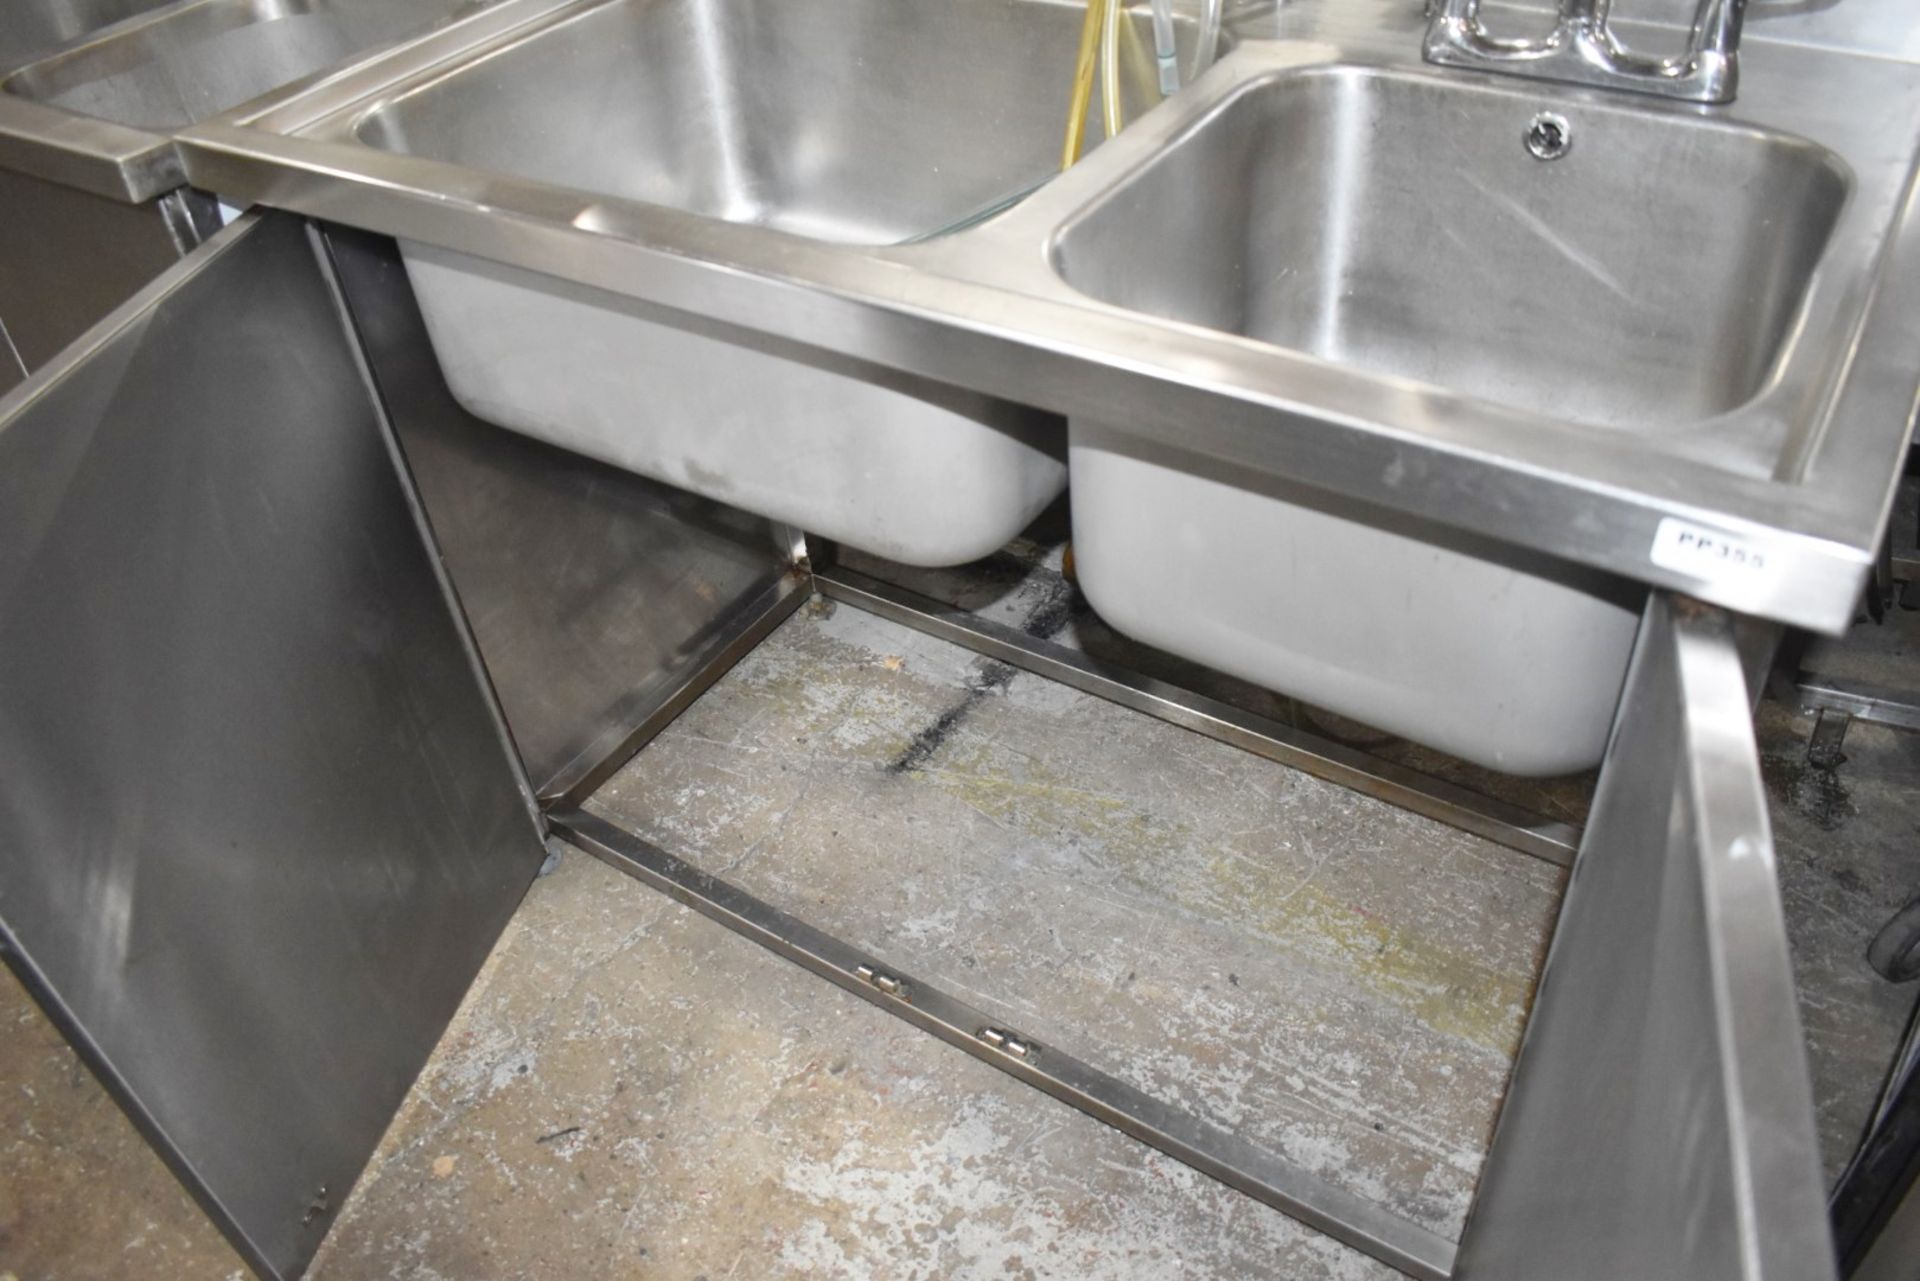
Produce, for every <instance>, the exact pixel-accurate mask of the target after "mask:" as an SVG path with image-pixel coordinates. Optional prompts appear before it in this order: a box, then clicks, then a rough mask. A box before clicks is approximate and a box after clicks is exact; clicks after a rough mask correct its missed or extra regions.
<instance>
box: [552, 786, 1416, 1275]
mask: <svg viewBox="0 0 1920 1281" xmlns="http://www.w3.org/2000/svg"><path fill="white" fill-rule="evenodd" d="M547 821H548V823H549V824H550V825H551V827H552V828H553V830H554V831H555V832H556V833H558V834H559V835H561V836H563V837H564V838H566V839H567V840H568V841H570V842H572V843H573V844H574V845H577V846H578V847H579V848H581V849H583V850H585V851H586V852H587V853H589V854H591V855H593V856H594V857H595V858H598V859H600V860H602V861H603V862H605V863H607V864H608V865H610V866H612V867H614V868H617V869H618V870H620V871H622V872H625V873H626V874H627V875H629V876H631V877H633V878H635V879H636V880H639V881H641V882H643V883H645V884H647V885H650V886H652V887H653V888H654V889H657V890H659V891H660V892H661V893H663V894H666V895H667V896H669V897H670V898H673V899H674V900H676V901H677V902H680V903H684V904H685V905H686V906H688V907H690V908H692V909H693V910H694V911H696V912H699V913H700V914H701V915H702V916H706V917H709V918H711V919H712V920H715V921H717V922H719V923H720V924H722V925H724V926H726V927H727V928H728V929H730V930H733V931H734V932H735V933H738V934H741V935H744V936H745V937H747V938H750V939H752V940H753V941H754V942H756V943H758V944H760V945H761V946H762V947H765V948H768V949H769V950H771V951H773V952H776V953H778V954H779V955H781V956H784V957H786V958H787V959H788V960H790V961H793V962H795V963H796V964H798V965H801V966H804V967H805V968H806V969H809V970H811V971H813V972H814V973H815V974H818V975H819V976H820V977H822V978H824V979H827V980H829V981H830V982H832V983H835V984H837V985H838V986H840V987H842V988H845V989H846V990H847V991H849V992H852V993H853V994H854V995H856V996H859V997H862V998H863V999H865V1000H868V1001H871V1002H872V1003H873V1004H875V1005H877V1006H879V1007H880V1008H881V1009H883V1010H886V1011H887V1012H888V1013H890V1014H894V1015H897V1016H899V1017H900V1018H902V1019H905V1020H906V1021H907V1022H908V1023H911V1024H912V1025H913V1026H915V1027H917V1028H919V1029H920V1030H921V1031H923V1032H928V1033H931V1034H932V1035H934V1036H937V1037H939V1038H940V1039H941V1040H942V1041H945V1042H946V1043H947V1044H949V1045H952V1046H956V1047H958V1048H960V1049H962V1050H965V1051H966V1052H967V1053H969V1054H971V1055H973V1056H974V1057H975V1058H977V1059H980V1060H981V1061H983V1062H986V1063H991V1064H992V1065H993V1066H994V1067H997V1068H999V1069H1000V1070H1001V1071H1003V1072H1005V1073H1007V1074H1008V1075H1010V1076H1013V1077H1016V1078H1018V1079H1019V1080H1021V1081H1024V1082H1026V1083H1027V1084H1028V1085H1031V1086H1033V1087H1035V1088H1036V1089H1039V1090H1044V1091H1045V1092H1046V1093H1048V1094H1051V1095H1052V1096H1053V1097H1054V1098H1057V1099H1059V1100H1061V1101H1062V1102H1065V1103H1068V1104H1071V1105H1072V1106H1074V1107H1076V1108H1078V1109H1080V1110H1081V1111H1082V1112H1085V1113H1087V1114H1088V1115H1089V1116H1093V1117H1096V1118H1098V1119H1099V1120H1102V1121H1105V1122H1106V1123H1107V1124H1108V1125H1111V1126H1113V1127H1114V1128H1116V1129H1118V1130H1120V1131H1122V1132H1123V1133H1126V1134H1129V1135H1132V1136H1133V1137H1134V1138H1136V1139H1139V1140H1140V1141H1141V1142H1143V1143H1146V1144H1148V1145H1149V1146H1151V1147H1155V1148H1158V1149H1159V1150H1160V1151H1162V1152H1164V1153H1166V1154H1167V1155H1168V1156H1170V1157H1173V1158H1174V1159H1175V1160H1177V1161H1181V1162H1184V1163H1185V1164H1187V1165H1190V1166H1192V1167H1193V1168H1194V1169H1196V1170H1199V1171H1200V1172H1202V1173H1203V1174H1207V1175H1211V1176H1212V1177H1213V1178H1216V1179H1219V1180H1220V1181H1221V1182H1222V1183H1225V1184H1226V1185H1227V1186H1229V1187H1232V1188H1235V1189H1237V1190H1239V1191H1241V1192H1244V1193H1246V1194H1247V1195H1248V1196H1250V1197H1253V1198H1254V1199H1255V1200H1258V1201H1262V1202H1264V1203H1266V1204H1267V1205H1270V1206H1272V1207H1274V1208H1275V1209H1277V1210H1279V1211H1281V1212H1282V1213H1284V1214H1287V1215H1290V1216H1292V1217H1293V1218H1295V1219H1298V1220H1299V1221H1300V1222H1302V1223H1304V1224H1306V1225H1307V1226H1308V1227H1311V1228H1313V1229H1315V1230H1316V1231H1319V1232H1324V1233H1325V1234H1326V1235H1328V1236H1330V1237H1332V1238H1333V1239H1335V1240H1336V1241H1341V1242H1344V1243H1346V1244H1347V1245H1350V1246H1352V1247H1353V1248H1354V1249H1356V1250H1359V1251H1361V1252H1362V1253H1365V1254H1369V1255H1372V1256H1373V1257H1374V1258H1376V1259H1379V1260H1380V1261H1381V1262H1383V1263H1386V1264H1388V1265H1390V1266H1392V1267H1394V1268H1397V1269H1399V1270H1400V1271H1401V1272H1404V1273H1406V1274H1407V1275H1408V1276H1410V1277H1416V1278H1419V1279H1420V1281H1445V1279H1446V1278H1447V1277H1449V1276H1450V1275H1451V1274H1452V1270H1453V1254H1454V1245H1453V1243H1452V1242H1451V1241H1448V1240H1447V1239H1446V1238H1445V1237H1442V1236H1440V1235H1438V1234H1436V1233H1434V1232H1430V1231H1428V1230H1427V1229H1426V1228H1423V1227H1421V1226H1419V1225H1418V1224H1415V1223H1411V1222H1409V1221H1407V1220H1405V1219H1402V1218H1400V1217H1399V1216H1398V1215H1396V1214H1393V1213H1392V1212H1390V1211H1388V1210H1385V1209H1382V1208H1381V1207H1380V1206H1377V1205H1375V1204H1373V1203H1372V1202H1370V1201H1367V1200H1364V1199H1363V1198H1361V1197H1358V1196H1355V1195H1354V1194H1353V1193H1351V1192H1348V1191H1345V1190H1344V1189H1341V1188H1338V1187H1335V1186H1333V1185H1332V1184H1330V1183H1327V1182H1325V1181H1324V1180H1322V1179H1319V1178H1317V1177H1315V1176H1314V1175H1312V1174H1309V1173H1308V1172H1306V1171H1305V1170H1302V1169H1300V1168H1299V1167H1298V1166H1295V1165H1292V1164H1290V1163H1289V1162H1286V1161H1283V1160H1281V1159H1280V1158H1278V1157H1276V1156H1274V1155H1272V1154H1271V1153H1269V1152H1265V1151H1263V1150H1261V1149H1260V1148H1257V1147H1255V1146H1254V1145H1252V1144H1250V1143H1248V1142H1247V1141H1246V1140H1244V1139H1242V1138H1239V1137H1238V1136H1236V1135H1234V1134H1232V1133H1230V1132H1228V1131H1226V1130H1222V1129H1220V1128H1219V1127H1217V1126H1213V1125H1209V1124H1208V1123H1207V1122H1205V1121H1202V1120H1200V1119H1198V1118H1197V1117H1193V1116H1190V1115H1188V1114H1187V1113H1185V1112H1182V1111H1180V1110H1178V1109H1177V1108H1173V1107H1169V1106H1168V1105H1167V1104H1165V1103H1162V1102H1160V1101H1159V1100H1158V1099H1155V1098H1153V1097H1151V1096H1150V1095H1147V1094H1144V1093H1142V1092H1141V1091H1139V1090H1136V1089H1134V1088H1133V1087H1132V1086H1130V1085H1128V1084H1126V1083H1125V1082H1124V1081H1121V1080H1119V1079H1117V1078H1115V1077H1111V1076H1108V1075H1107V1074H1106V1073H1104V1072H1102V1071H1100V1070H1099V1069H1098V1068H1094V1067H1090V1066H1089V1065H1087V1064H1085V1063H1083V1062H1081V1061H1080V1060H1079V1059H1076V1058H1074V1057H1073V1056H1071V1055H1068V1054H1064V1053H1062V1052H1061V1051H1059V1050H1057V1049H1054V1048H1053V1047H1052V1046H1043V1045H1041V1044H1040V1043H1038V1042H1036V1041H1035V1040H1033V1039H1032V1038H1031V1037H1029V1036H1027V1035H1025V1034H1024V1033H1022V1032H1019V1031H1017V1030H1015V1029H1013V1028H1010V1027H1008V1026H1007V1025H1006V1024H1004V1023H1000V1022H996V1021H995V1020H994V1019H992V1018H991V1017H989V1016H988V1015H986V1014H984V1013H982V1012H981V1011H979V1010H977V1009H975V1008H973V1007H972V1006H970V1005H968V1004H967V1003H966V1002H964V1001H961V1000H958V999H956V998H955V997H952V996H949V995H948V994H947V993H945V992H942V991H940V990H939V989H938V988H934V987H930V986H928V985H927V984H925V983H922V982H921V981H920V980H918V979H917V978H914V977H912V976H911V975H907V974H902V973H900V972H899V971H898V970H896V969H894V968H893V967H891V966H890V965H888V964H887V962H885V961H884V960H882V959H880V958H878V957H875V956H873V955H871V954H869V953H866V952H863V951H861V950H860V949H859V948H856V947H854V946H852V945H851V944H848V943H845V942H842V941H841V940H840V939H837V938H835V937H834V936H832V935H830V934H827V933H825V932H824V931H822V930H818V929H815V928H814V927H813V926H811V925H809V924H807V923H806V922H805V921H802V920H800V919H798V918H797V917H793V916H789V915H787V914H786V913H785V912H782V911H780V910H779V909H778V908H776V907H772V906H770V905H769V904H767V903H764V902H762V901H760V900H759V899H757V898H755V897H753V896H752V895H751V894H748V893H747V892H746V891H744V890H742V889H740V888H739V887H737V886H735V885H732V884H730V883H728V882H726V881H723V880H721V879H719V878H718V877H716V876H712V875H709V874H708V873H706V872H703V871H701V870H700V869H699V868H697V867H694V866H693V865H692V864H690V863H687V862H685V861H684V860H682V859H678V858H675V857H674V856H673V855H672V854H669V853H667V852H666V851H665V850H663V849H661V848H659V847H658V846H656V845H653V844H651V843H649V842H647V841H645V840H643V839H641V838H640V837H638V836H635V835H634V834H633V833H631V832H628V831H626V830H625V829H623V828H620V827H617V826H615V825H614V824H612V823H610V822H608V821H607V820H605V819H603V818H599V817H596V816H595V815H592V814H589V813H586V812H585V811H582V810H579V809H575V808H572V807H570V806H568V807H560V808H556V809H552V810H549V811H548V813H547Z"/></svg>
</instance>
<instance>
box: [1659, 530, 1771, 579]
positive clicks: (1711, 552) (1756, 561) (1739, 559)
mask: <svg viewBox="0 0 1920 1281" xmlns="http://www.w3.org/2000/svg"><path fill="white" fill-rule="evenodd" d="M1648 558H1649V559H1650V560H1652V561H1653V563H1654V564H1656V565H1658V566H1660V567H1661V568H1662V569H1671V570H1676V571H1678V572H1680V573H1682V574H1691V575H1692V576H1693V577H1695V578H1705V579H1727V578H1757V577H1760V576H1762V575H1764V574H1765V573H1766V572H1767V570H1768V569H1769V568H1770V566H1769V565H1768V563H1767V553H1766V549H1765V548H1763V547H1761V546H1760V545H1759V544H1758V543H1755V542H1751V541H1749V540H1748V539H1745V538H1741V537H1740V536H1739V535H1737V534H1728V533H1724V532H1722V531H1720V530H1717V529H1708V528H1707V527H1706V526H1705V525H1695V524H1693V523H1692V522H1691V521H1684V520H1675V519H1674V518H1673V517H1671V516H1668V517H1665V518H1663V519H1662V520H1661V522H1660V528H1659V529H1657V530H1655V531H1654V535H1653V550H1652V551H1651V552H1649V553H1648Z"/></svg>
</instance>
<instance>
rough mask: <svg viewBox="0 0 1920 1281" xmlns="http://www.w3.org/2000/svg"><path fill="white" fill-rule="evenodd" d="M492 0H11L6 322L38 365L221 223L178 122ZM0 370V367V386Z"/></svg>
mask: <svg viewBox="0 0 1920 1281" xmlns="http://www.w3.org/2000/svg"><path fill="white" fill-rule="evenodd" d="M485 3H486V0H170V2H168V3H152V2H151V0H149V2H146V3H142V2H141V0H88V2H84V3H83V2H81V0H18V3H15V4H12V5H9V6H8V14H7V18H6V23H5V25H6V28H7V29H6V31H5V32H4V33H3V34H0V210H3V211H4V213H5V219H4V224H5V229H6V235H5V238H4V240H0V323H3V324H4V326H5V330H6V332H7V333H8V334H9V335H10V337H11V339H12V342H13V345H14V346H15V347H16V348H17V349H18V355H19V358H20V361H21V363H22V364H23V365H24V366H25V368H27V369H32V368H35V367H36V366H38V365H40V364H41V363H43V362H44V361H46V360H47V359H48V358H49V357H51V356H52V355H53V354H54V353H55V352H57V351H58V350H60V348H62V347H64V346H65V345H66V344H67V343H68V342H70V341H71V340H72V339H73V338H75V337H76V336H77V335H78V334H79V333H80V332H81V331H82V330H84V329H85V328H86V327H87V326H88V325H90V324H92V323H93V322H94V321H96V320H98V319H99V318H100V317H101V316H103V315H104V314H106V312H107V311H109V310H111V309H112V308H113V307H114V306H116V305H117V304H119V303H120V302H121V301H123V300H124V299H125V298H126V297H127V296H128V295H129V294H131V293H132V292H133V291H134V290H135V289H137V288H138V287H139V286H140V285H142V284H144V283H145V282H146V281H148V280H150V279H151V278H152V277H153V276H154V275H155V274H157V273H158V272H159V271H161V270H162V269H163V268H164V267H165V266H166V265H167V264H168V263H169V262H172V261H173V260H175V259H176V258H178V257H179V256H180V255H181V254H182V253H184V252H186V251H187V250H189V249H191V248H193V247H194V246H195V245H197V244H199V243H200V242H201V241H202V240H203V239H204V238H205V237H206V236H207V235H209V234H210V233H211V232H212V231H213V230H214V229H215V228H217V227H218V226H219V216H218V212H217V209H216V206H215V203H214V200H213V198H212V196H210V195H207V194H204V193H201V192H194V191H189V190H187V189H186V188H185V185H184V184H185V175H184V173H183V172H182V169H181V165H180V160H179V156H178V155H177V154H176V152H175V151H174V145H173V134H174V132H175V131H176V130H178V129H179V128H181V127H183V126H185V125H188V124H191V123H193V122H195V121H198V120H203V119H205V118H207V117H209V116H212V115H215V114H217V113H218V112H221V111H225V110H227V109H229V108H232V107H236V106H239V105H241V104H243V103H246V102H248V101H251V100H253V99H255V98H258V97H260V96H261V95H262V94H264V93H266V92H268V91H270V90H274V89H278V88H281V87H283V86H285V85H288V84H292V83H298V82H304V81H307V80H310V79H312V78H314V77H315V76H318V75H321V74H323V73H325V72H326V71H328V70H330V69H332V68H335V67H339V66H341V65H343V64H346V63H349V62H351V61H352V60H353V59H354V58H356V57H359V56H360V55H361V54H363V53H366V52H368V51H370V50H374V49H378V48H380V47H382V46H384V45H388V44H391V43H393V42H394V41H395V40H397V39H399V38H401V37H403V36H407V35H413V34H418V33H419V32H421V31H423V30H426V29H427V28H429V27H432V26H434V25H436V24H439V23H442V22H445V21H447V20H449V19H455V18H458V17H459V16H461V15H463V14H466V13H470V12H474V11H478V10H480V9H482V8H484V7H485ZM5 385H6V380H5V379H4V378H0V387H4V386H5Z"/></svg>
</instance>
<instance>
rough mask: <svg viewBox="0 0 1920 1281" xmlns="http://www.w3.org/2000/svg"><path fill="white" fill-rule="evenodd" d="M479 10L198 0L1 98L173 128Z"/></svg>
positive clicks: (105, 39) (30, 74)
mask: <svg viewBox="0 0 1920 1281" xmlns="http://www.w3.org/2000/svg"><path fill="white" fill-rule="evenodd" d="M480 7H482V6H480V5H478V4H475V3H472V0H399V2H396V0H197V2H195V3H189V4H186V5H176V6H174V7H172V8H170V9H169V10H167V11H166V12H165V13H163V14H154V15H153V16H151V17H149V18H147V19H146V20H144V21H140V22H132V23H127V24H124V25H120V26H117V27H115V28H114V29H113V30H111V31H103V32H100V33H98V34H97V35H96V36H94V38H92V39H89V40H86V41H83V42H81V43H80V44H78V45H77V46H75V47H72V48H68V49H63V50H60V51H57V52H54V53H52V54H49V55H47V56H45V57H43V58H40V59H38V60H36V61H34V62H32V63H29V64H28V65H27V66H25V67H23V68H21V69H19V70H17V71H15V72H14V73H13V74H11V75H8V76H6V77H5V78H4V79H0V92H4V93H9V94H14V95H17V96H19V97H24V98H31V99H33V100H35V101H37V102H42V103H46V104H47V105H49V106H53V107H59V108H61V109H63V110H67V111H71V112H75V113H77V114H79V115H83V116H89V117H92V118H94V119H98V120H105V121H111V122H113V123H116V124H122V125H128V126H131V127H134V128H138V129H149V130H156V131H158V130H168V129H178V128H181V127H183V126H185V125H189V124H192V123H193V122H194V121H196V120H204V119H206V118H207V117H208V116H212V115H216V114H218V113H219V112H222V111H225V110H227V109H229V108H231V107H235V106H238V105H240V104H241V103H244V102H247V101H250V100H251V99H254V98H257V97H259V96H260V95H261V94H263V93H266V92H267V91H269V90H271V89H276V88H279V87H280V86H282V85H285V84H289V83H291V82H293V81H296V80H300V79H302V78H304V77H307V76H310V75H313V74H314V73H315V72H318V71H323V70H325V69H326V68H328V67H332V66H336V65H339V64H341V63H344V62H347V61H350V60H351V59H352V58H354V57H355V56H356V55H358V54H360V53H362V52H364V51H365V50H368V49H372V48H377V47H379V46H380V45H383V44H386V43H389V42H391V41H393V40H395V39H398V38H399V37H401V36H403V35H407V34H409V33H411V32H416V31H419V30H420V29H421V28H422V27H424V26H427V25H431V24H432V23H433V22H435V21H438V20H440V19H443V18H446V17H449V16H454V15H457V14H458V13H460V12H461V11H462V10H467V11H472V10H475V9H478V8H480Z"/></svg>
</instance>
